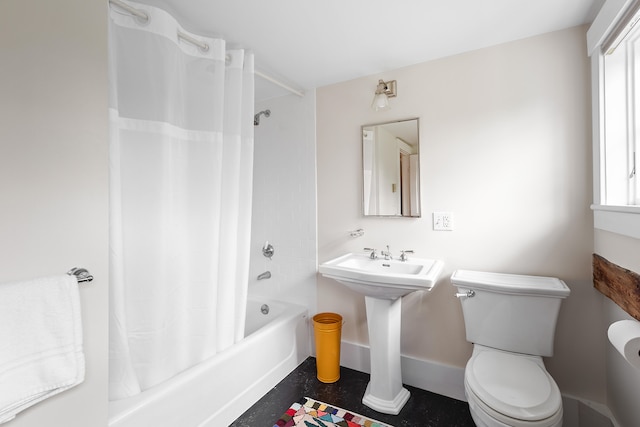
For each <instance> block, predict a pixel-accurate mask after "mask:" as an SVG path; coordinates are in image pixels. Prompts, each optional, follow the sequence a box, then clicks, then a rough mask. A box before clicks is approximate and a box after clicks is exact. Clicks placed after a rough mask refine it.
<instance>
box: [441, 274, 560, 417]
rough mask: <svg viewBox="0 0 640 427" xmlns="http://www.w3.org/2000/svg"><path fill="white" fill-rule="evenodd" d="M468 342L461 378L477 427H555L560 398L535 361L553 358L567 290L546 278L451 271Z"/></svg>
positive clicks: (551, 381) (553, 385) (549, 379)
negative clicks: (469, 351)
mask: <svg viewBox="0 0 640 427" xmlns="http://www.w3.org/2000/svg"><path fill="white" fill-rule="evenodd" d="M451 282H452V283H453V284H454V285H455V286H456V287H457V288H458V294H456V296H458V297H459V298H460V302H461V304H462V313H463V315H464V323H465V327H466V331H467V341H469V342H471V343H473V354H472V355H471V359H469V361H468V362H467V366H466V368H465V373H464V388H465V394H466V396H467V400H468V402H469V409H470V411H471V416H472V417H473V420H474V421H475V423H476V425H478V427H497V426H499V427H503V426H511V427H513V426H516V427H525V426H527V427H560V426H562V397H561V396H560V390H559V389H558V386H557V385H556V383H555V381H554V380H553V378H552V377H551V375H549V373H548V372H547V370H546V369H545V366H544V363H543V361H542V356H552V355H553V338H554V334H555V328H556V321H557V318H558V312H559V311H560V303H561V302H562V300H563V299H564V298H566V297H567V296H569V292H570V290H569V288H568V287H567V285H566V284H565V283H564V282H563V281H562V280H560V279H556V278H553V277H539V276H521V275H514V274H500V273H487V272H480V271H468V270H458V271H455V272H454V273H453V275H452V276H451Z"/></svg>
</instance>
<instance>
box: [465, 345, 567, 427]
mask: <svg viewBox="0 0 640 427" xmlns="http://www.w3.org/2000/svg"><path fill="white" fill-rule="evenodd" d="M465 386H466V387H467V388H468V391H470V392H471V393H473V395H474V397H475V399H474V400H475V401H476V402H475V403H477V404H478V406H480V407H482V408H483V409H484V411H485V412H486V413H488V414H490V415H491V416H492V417H493V418H495V419H497V420H499V421H501V422H503V423H505V424H507V425H555V423H556V421H557V420H556V419H557V418H558V417H559V419H560V420H561V419H562V398H561V395H560V390H559V389H558V386H557V385H556V383H555V381H554V380H553V378H552V377H551V375H549V373H548V372H547V371H546V369H545V368H544V364H543V362H542V359H541V358H540V357H537V356H527V355H523V354H514V353H509V352H505V351H501V350H495V349H490V348H483V347H481V346H476V348H475V349H474V354H473V356H472V357H471V359H470V360H469V362H468V363H467V367H466V369H465ZM469 397H471V396H469Z"/></svg>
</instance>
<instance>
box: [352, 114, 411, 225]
mask: <svg viewBox="0 0 640 427" xmlns="http://www.w3.org/2000/svg"><path fill="white" fill-rule="evenodd" d="M362 166H363V170H362V176H363V183H364V186H363V208H364V209H363V213H364V215H365V216H390V217H420V216H421V214H420V211H421V209H420V140H419V123H418V119H417V118H416V119H408V120H399V121H394V122H387V123H378V124H372V125H365V126H362Z"/></svg>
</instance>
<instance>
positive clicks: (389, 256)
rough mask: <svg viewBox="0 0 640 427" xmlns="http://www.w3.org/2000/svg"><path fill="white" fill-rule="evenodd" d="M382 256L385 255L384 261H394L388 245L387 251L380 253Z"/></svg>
mask: <svg viewBox="0 0 640 427" xmlns="http://www.w3.org/2000/svg"><path fill="white" fill-rule="evenodd" d="M380 255H384V259H386V260H390V259H393V257H392V256H391V251H390V250H389V245H387V250H386V251H380Z"/></svg>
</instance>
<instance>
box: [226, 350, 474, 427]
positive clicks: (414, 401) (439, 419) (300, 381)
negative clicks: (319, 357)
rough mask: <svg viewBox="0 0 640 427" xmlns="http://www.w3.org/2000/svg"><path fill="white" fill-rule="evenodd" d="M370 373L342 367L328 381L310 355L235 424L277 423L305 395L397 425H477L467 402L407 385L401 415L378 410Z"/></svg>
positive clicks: (261, 426) (242, 426)
mask: <svg viewBox="0 0 640 427" xmlns="http://www.w3.org/2000/svg"><path fill="white" fill-rule="evenodd" d="M368 382H369V374H365V373H362V372H358V371H354V370H353V369H348V368H345V367H341V368H340V379H339V380H338V381H337V382H336V383H333V384H324V383H322V382H320V381H318V379H317V378H316V359H315V358H313V357H310V358H308V359H307V360H305V361H304V362H302V364H301V365H300V366H298V368H297V369H296V370H294V371H293V372H292V373H291V374H289V375H288V376H287V377H286V378H285V379H283V380H282V381H281V382H280V383H279V384H278V385H276V386H275V387H274V388H273V389H271V391H269V392H268V393H267V394H266V395H264V396H263V397H262V399H260V400H259V401H258V402H257V403H256V404H255V405H253V406H252V407H251V408H249V409H248V410H247V411H246V412H245V413H244V414H242V415H241V416H240V417H239V418H238V419H237V420H235V421H234V422H233V423H232V424H231V427H273V425H274V424H275V423H276V421H278V419H280V416H281V415H282V414H284V412H285V411H286V410H287V409H288V408H289V406H290V405H291V404H292V403H294V402H297V401H298V400H300V399H301V398H302V397H310V398H312V399H316V400H319V401H321V402H324V403H327V404H330V405H335V406H338V407H340V408H343V409H346V410H348V411H351V412H355V413H357V414H360V415H364V416H366V417H371V418H373V419H375V420H378V421H381V422H384V423H387V424H391V425H392V426H394V427H474V426H475V424H474V423H473V421H472V419H471V415H470V414H469V407H468V406H467V403H466V402H462V401H459V400H456V399H451V398H448V397H444V396H440V395H438V394H434V393H431V392H428V391H425V390H421V389H419V388H415V387H411V386H405V387H406V388H407V389H408V390H409V391H410V392H411V397H410V398H409V401H408V402H407V404H406V405H405V406H404V408H402V411H400V414H398V415H388V414H382V413H380V412H376V411H374V410H373V409H371V408H368V407H367V406H364V405H363V404H362V395H363V394H364V391H365V389H366V387H367V384H368Z"/></svg>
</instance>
